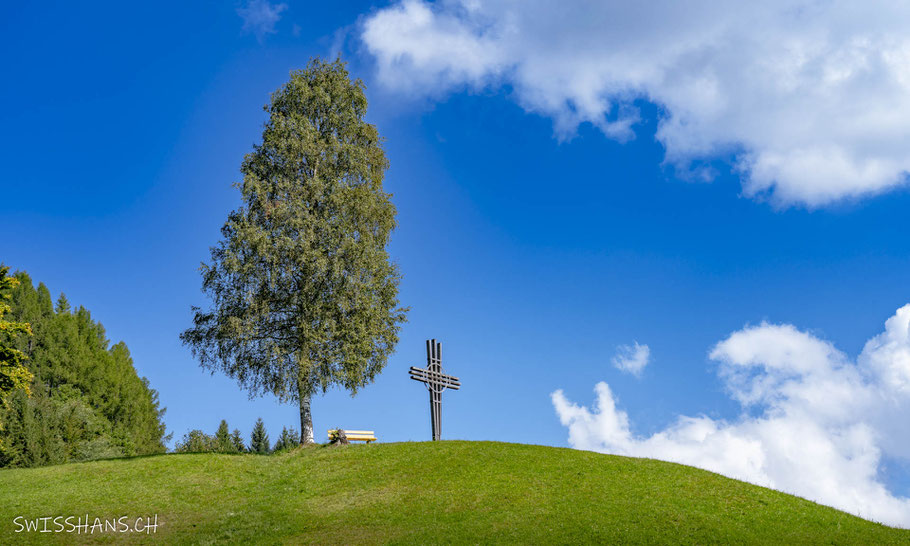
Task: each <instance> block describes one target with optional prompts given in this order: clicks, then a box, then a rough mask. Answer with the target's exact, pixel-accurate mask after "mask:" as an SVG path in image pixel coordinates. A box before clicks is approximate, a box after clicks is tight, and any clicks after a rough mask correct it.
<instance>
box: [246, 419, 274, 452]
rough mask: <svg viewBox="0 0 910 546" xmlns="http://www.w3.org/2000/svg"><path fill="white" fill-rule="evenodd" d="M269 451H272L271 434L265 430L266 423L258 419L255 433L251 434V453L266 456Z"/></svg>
mask: <svg viewBox="0 0 910 546" xmlns="http://www.w3.org/2000/svg"><path fill="white" fill-rule="evenodd" d="M269 451H271V444H270V443H269V434H268V432H266V430H265V423H263V422H262V418H259V419H256V424H255V425H254V426H253V432H252V433H251V434H250V453H259V454H262V455H265V454H267V453H268V452H269Z"/></svg>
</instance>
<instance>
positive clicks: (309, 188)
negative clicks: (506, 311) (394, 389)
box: [181, 59, 407, 443]
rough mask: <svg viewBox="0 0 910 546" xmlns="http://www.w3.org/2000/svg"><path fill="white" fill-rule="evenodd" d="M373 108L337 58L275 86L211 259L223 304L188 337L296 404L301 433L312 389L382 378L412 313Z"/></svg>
mask: <svg viewBox="0 0 910 546" xmlns="http://www.w3.org/2000/svg"><path fill="white" fill-rule="evenodd" d="M366 109H367V100H366V96H365V95H364V86H363V82H361V81H360V80H357V81H351V79H350V77H349V75H348V72H347V69H346V68H345V64H344V63H343V62H341V60H337V61H335V62H333V63H327V62H324V61H322V60H320V59H314V60H313V61H311V62H310V64H309V65H308V66H307V68H306V69H304V70H300V71H296V72H292V73H291V79H290V81H289V82H287V84H285V85H284V86H283V87H281V88H280V89H278V90H277V91H276V92H275V93H273V95H272V100H271V104H270V105H268V106H267V107H266V111H267V112H268V113H269V120H268V122H267V123H266V124H265V129H264V131H263V133H262V144H260V145H257V146H255V147H254V150H253V152H252V153H250V154H248V155H247V156H246V158H245V159H244V161H243V165H242V167H241V172H242V173H243V175H244V176H243V182H242V184H240V185H239V187H240V193H241V199H242V206H241V207H240V208H239V209H237V210H235V211H233V212H231V213H230V215H229V216H228V220H227V222H226V223H225V225H224V227H223V228H222V230H221V233H222V236H223V239H222V240H221V241H220V242H219V243H218V245H217V246H215V247H213V248H212V249H211V257H212V261H211V264H204V265H203V266H202V277H203V280H202V287H203V291H204V292H206V293H207V294H208V295H209V296H210V298H211V299H212V302H213V306H212V307H211V309H209V310H206V311H203V310H201V309H199V308H194V311H195V315H194V319H193V322H194V326H193V327H192V328H190V329H188V330H186V331H185V332H183V334H181V339H182V340H183V342H184V343H185V344H187V345H188V346H189V347H190V348H191V349H192V351H193V354H194V355H195V356H196V357H197V358H198V359H199V361H200V365H201V366H202V367H204V368H208V369H211V370H219V371H223V372H224V373H226V374H227V375H228V376H230V377H233V378H235V379H236V380H237V381H238V383H239V384H240V386H241V387H243V388H245V389H247V390H249V391H250V393H251V395H253V396H255V395H262V394H266V393H271V394H273V395H275V396H277V397H278V399H279V400H280V401H282V402H296V403H298V404H299V407H300V427H301V432H302V435H301V440H302V441H303V442H305V443H309V442H312V441H313V421H312V415H311V412H310V400H311V398H312V396H313V395H314V394H316V393H317V392H319V391H321V392H323V393H325V392H326V391H327V390H328V389H329V387H331V386H333V385H340V386H342V387H343V388H345V389H347V390H349V391H351V394H352V395H354V394H356V393H357V390H358V389H359V388H361V387H363V386H365V385H367V384H369V383H370V382H371V381H373V379H374V378H375V377H376V375H377V374H378V373H379V372H380V371H381V370H382V368H383V367H384V366H385V364H386V362H387V360H388V356H389V354H391V352H392V351H393V350H394V348H395V345H396V343H397V342H398V331H399V328H400V323H402V322H404V320H405V314H406V311H407V309H405V308H402V307H399V302H398V284H399V281H400V274H399V272H398V268H397V266H396V265H395V264H394V263H392V262H391V261H390V259H389V255H388V252H387V250H386V245H387V244H388V242H389V237H390V235H391V232H392V230H393V229H394V227H395V225H396V223H395V214H396V211H395V206H394V205H393V204H392V202H391V195H390V194H388V193H386V192H385V191H384V190H383V187H382V179H383V176H384V174H385V170H386V169H387V167H388V160H387V159H386V156H385V153H384V152H383V149H382V139H381V137H380V136H379V133H378V131H377V130H376V127H374V126H373V125H371V124H369V123H367V122H366V121H364V116H365V114H366Z"/></svg>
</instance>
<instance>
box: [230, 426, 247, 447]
mask: <svg viewBox="0 0 910 546" xmlns="http://www.w3.org/2000/svg"><path fill="white" fill-rule="evenodd" d="M231 444H233V446H234V453H245V452H246V444H244V443H243V436H241V435H240V430H239V429H236V428H235V429H234V432H232V433H231Z"/></svg>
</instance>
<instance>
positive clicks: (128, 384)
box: [0, 272, 168, 467]
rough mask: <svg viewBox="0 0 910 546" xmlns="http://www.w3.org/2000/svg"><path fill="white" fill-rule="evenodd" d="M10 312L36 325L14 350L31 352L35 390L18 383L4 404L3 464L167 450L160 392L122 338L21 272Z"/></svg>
mask: <svg viewBox="0 0 910 546" xmlns="http://www.w3.org/2000/svg"><path fill="white" fill-rule="evenodd" d="M15 280H16V281H18V286H15V287H14V289H13V290H12V300H11V305H10V308H11V310H10V317H11V318H12V319H13V320H14V321H16V322H20V323H23V322H28V323H30V324H31V325H32V328H31V330H32V332H33V335H32V336H24V335H19V336H17V337H16V338H15V339H14V340H13V343H14V346H13V349H15V350H18V351H20V352H21V353H22V354H23V355H24V356H25V357H27V358H28V364H29V371H30V372H32V373H33V374H34V381H33V383H32V386H31V391H32V395H31V396H30V397H29V396H26V394H25V392H24V391H22V390H18V391H16V392H15V393H13V395H12V396H10V397H9V404H8V405H7V406H6V407H0V421H3V422H5V423H6V424H7V425H8V426H7V427H6V430H5V431H2V432H0V442H2V443H3V444H4V448H3V450H2V451H0V467H2V466H37V465H43V464H55V463H62V462H66V461H81V460H90V459H96V458H105V457H117V456H124V455H141V454H149V453H161V452H163V451H164V450H165V445H164V442H165V441H167V439H168V437H167V436H165V427H164V423H163V422H162V417H163V415H164V409H163V408H160V407H159V402H158V393H157V392H156V391H155V390H154V389H152V388H150V387H149V383H148V380H147V379H145V378H141V377H139V376H138V374H137V373H136V369H135V368H134V367H133V361H132V358H131V357H130V354H129V349H128V348H127V346H126V344H124V343H122V342H121V343H117V344H114V345H113V346H110V341H109V340H108V339H107V337H106V336H105V331H104V327H103V326H102V325H101V324H100V323H98V322H96V321H94V320H92V318H91V314H90V313H89V312H88V310H87V309H85V308H83V307H79V308H77V309H76V310H73V308H72V307H71V305H70V303H69V302H68V301H67V299H66V296H62V295H61V297H60V298H59V299H58V300H57V305H56V311H55V309H54V306H53V305H52V303H51V301H52V299H51V295H50V291H49V290H48V289H47V287H46V286H45V285H43V284H39V285H38V288H37V289H35V287H34V285H33V284H32V280H31V279H30V278H29V277H28V275H27V274H25V273H21V272H20V273H17V274H16V277H15Z"/></svg>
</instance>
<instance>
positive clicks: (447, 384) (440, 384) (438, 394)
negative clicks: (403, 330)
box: [410, 339, 461, 441]
mask: <svg viewBox="0 0 910 546" xmlns="http://www.w3.org/2000/svg"><path fill="white" fill-rule="evenodd" d="M410 374H411V379H413V380H415V381H420V382H421V383H424V384H426V387H427V390H428V391H429V392H430V429H431V431H432V434H433V440H434V441H435V440H439V439H441V438H442V391H444V390H446V389H453V390H458V389H459V388H460V387H461V383H460V382H459V381H458V378H457V377H454V376H451V375H447V374H445V373H443V372H442V343H439V342H437V341H436V340H435V339H428V340H427V367H426V368H417V367H415V366H411V370H410Z"/></svg>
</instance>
